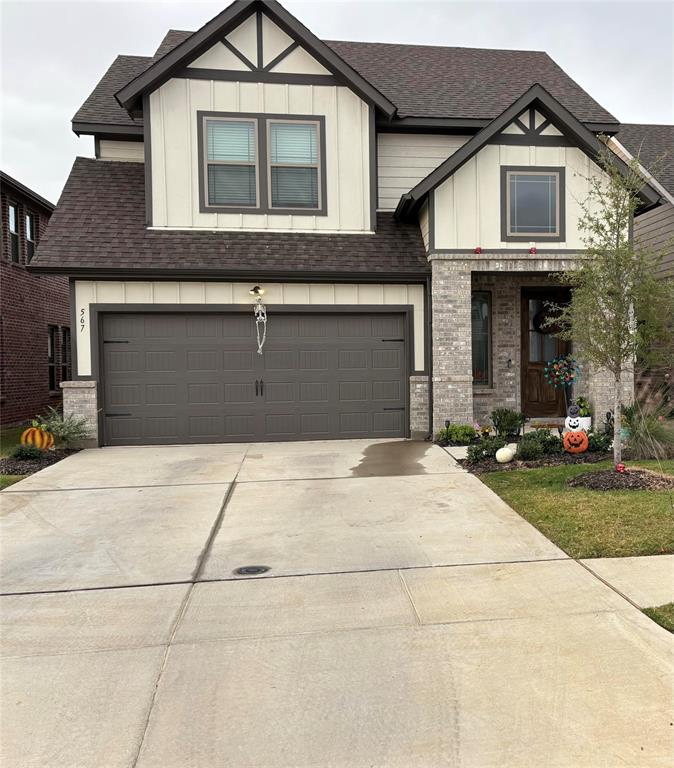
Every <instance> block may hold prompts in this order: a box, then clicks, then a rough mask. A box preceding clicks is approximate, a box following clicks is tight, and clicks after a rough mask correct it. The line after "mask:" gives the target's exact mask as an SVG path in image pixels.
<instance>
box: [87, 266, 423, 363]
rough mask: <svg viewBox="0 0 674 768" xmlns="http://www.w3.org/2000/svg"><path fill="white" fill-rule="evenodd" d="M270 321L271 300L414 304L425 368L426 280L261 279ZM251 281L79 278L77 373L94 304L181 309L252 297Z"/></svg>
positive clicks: (416, 343) (417, 349) (416, 341)
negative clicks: (313, 281) (381, 281)
mask: <svg viewBox="0 0 674 768" xmlns="http://www.w3.org/2000/svg"><path fill="white" fill-rule="evenodd" d="M263 287H264V290H265V295H264V300H265V304H266V305H267V307H268V310H269V323H270V325H271V324H272V323H273V322H274V305H275V304H276V305H278V304H298V305H307V306H311V305H315V306H318V305H320V306H321V307H324V306H331V305H335V306H367V305H383V306H386V305H389V306H411V307H412V308H413V319H414V338H413V340H412V345H413V350H412V351H413V360H414V368H415V370H417V371H422V370H423V369H424V339H425V314H424V286H423V285H419V284H409V285H406V284H385V283H362V284H361V283H263ZM249 290H250V284H249V283H231V282H192V281H189V282H178V281H176V282H169V281H140V280H133V281H116V280H77V281H76V282H75V314H76V317H77V325H78V327H77V329H76V330H75V331H74V333H76V334H77V335H76V338H77V373H78V375H79V376H91V375H93V373H95V372H92V368H91V319H90V318H91V312H90V310H91V305H92V304H102V305H105V304H162V305H168V309H167V311H169V312H170V311H171V307H174V308H175V309H179V305H181V304H212V305H214V311H218V308H217V306H215V305H220V306H223V305H228V304H249V305H251V312H252V304H253V303H254V300H253V298H252V297H251V295H250V293H249Z"/></svg>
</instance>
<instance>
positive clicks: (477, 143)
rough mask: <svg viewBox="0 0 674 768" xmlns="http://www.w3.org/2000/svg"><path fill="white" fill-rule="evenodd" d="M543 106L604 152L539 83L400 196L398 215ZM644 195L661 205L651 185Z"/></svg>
mask: <svg viewBox="0 0 674 768" xmlns="http://www.w3.org/2000/svg"><path fill="white" fill-rule="evenodd" d="M537 104H538V105H540V106H541V107H542V108H543V109H544V110H545V111H546V112H547V113H548V114H550V115H552V116H553V117H554V118H555V123H556V125H557V127H558V128H559V130H561V131H562V133H563V134H564V135H565V136H567V137H569V138H571V139H573V141H574V143H575V144H576V146H578V147H579V148H580V149H581V150H583V152H585V153H586V154H587V155H588V156H589V157H590V158H592V159H595V158H597V156H598V155H599V154H600V153H601V151H602V149H603V148H604V147H605V145H604V144H603V143H602V142H601V141H600V140H599V139H598V138H597V137H596V136H595V134H594V133H592V131H591V130H590V129H589V128H587V127H586V126H585V125H583V123H581V122H580V121H579V120H578V119H577V118H575V117H574V116H573V115H572V114H571V112H569V110H568V109H566V107H564V106H563V105H562V104H560V103H559V102H558V101H557V100H556V99H555V98H553V97H552V96H551V95H550V94H549V93H548V92H547V91H546V90H545V88H543V86H542V85H540V84H538V83H536V84H535V85H533V86H531V88H529V89H528V90H527V91H525V92H524V93H523V94H522V95H521V96H520V97H519V98H518V99H517V100H516V101H514V102H513V103H512V104H511V105H510V106H509V107H508V108H507V109H506V110H504V111H503V112H502V113H501V114H500V115H499V116H498V117H496V118H494V120H492V121H491V123H489V125H487V126H486V127H484V128H483V129H482V130H481V131H480V132H479V133H477V134H476V135H475V136H473V138H472V139H470V141H468V142H466V143H465V144H464V145H463V146H462V147H461V148H460V149H458V150H457V151H456V152H455V153H454V154H453V155H451V156H450V157H449V158H448V159H447V160H445V162H444V163H442V164H441V165H439V166H438V167H437V168H436V169H435V170H434V171H432V172H431V173H430V174H429V175H428V176H426V178H425V179H422V180H421V181H420V182H419V183H418V184H417V185H416V187H414V188H413V189H411V190H410V191H409V192H407V193H406V194H405V195H403V196H402V197H401V198H400V202H399V203H398V206H397V208H396V211H395V215H396V217H397V218H401V219H405V218H407V217H408V216H410V215H411V214H413V213H416V211H417V210H418V208H419V206H420V205H421V203H422V202H423V200H424V199H425V197H426V195H427V194H428V193H429V192H430V191H431V190H432V189H435V188H436V187H437V186H438V185H439V184H442V182H443V181H445V180H446V179H447V178H449V176H451V175H452V174H453V173H455V172H456V171H458V170H459V168H461V166H462V165H464V164H465V163H467V162H468V160H470V159H471V157H473V156H474V155H475V154H477V152H479V150H480V149H482V147H484V146H485V145H486V144H487V143H488V142H489V141H490V139H492V138H494V137H495V136H496V135H497V134H498V133H499V132H500V131H501V130H502V129H503V128H505V127H506V126H507V125H508V124H509V123H511V122H512V121H513V120H514V119H515V118H516V117H517V116H518V115H520V114H521V113H522V112H523V111H524V110H525V109H526V108H527V107H529V106H535V105H537ZM616 160H617V161H618V163H619V168H620V169H621V171H622V172H623V173H626V172H627V170H628V169H627V166H626V165H625V163H624V162H623V161H622V160H621V159H620V158H618V157H617V156H616ZM641 197H642V199H643V200H644V204H645V206H646V207H647V208H651V207H653V206H655V205H657V204H658V202H659V200H660V195H659V194H658V193H657V192H656V191H655V190H654V189H653V188H652V187H650V186H648V185H646V186H645V187H644V189H643V190H642V192H641Z"/></svg>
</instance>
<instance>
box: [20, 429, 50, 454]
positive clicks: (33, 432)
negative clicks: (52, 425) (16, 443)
mask: <svg viewBox="0 0 674 768" xmlns="http://www.w3.org/2000/svg"><path fill="white" fill-rule="evenodd" d="M21 445H33V446H35V447H36V448H39V449H40V450H41V451H47V450H49V448H53V447H54V435H52V433H51V432H47V431H46V430H44V429H40V428H39V427H28V429H26V430H24V431H23V432H22V433H21Z"/></svg>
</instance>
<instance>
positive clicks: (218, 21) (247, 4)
mask: <svg viewBox="0 0 674 768" xmlns="http://www.w3.org/2000/svg"><path fill="white" fill-rule="evenodd" d="M258 9H259V10H261V11H263V12H264V13H265V14H266V15H267V16H269V18H270V19H271V20H272V21H274V22H275V23H276V24H278V26H279V27H281V29H283V30H284V31H285V32H287V33H289V34H290V35H292V36H293V37H294V38H296V39H298V40H299V41H300V42H301V43H302V44H303V45H304V47H306V48H307V50H308V51H309V52H310V53H311V54H312V55H313V56H314V57H315V58H316V59H317V60H318V61H319V62H320V63H321V64H323V65H324V66H325V67H327V68H328V69H330V70H331V71H333V72H335V73H336V74H337V75H339V76H340V77H341V78H342V79H343V80H344V82H345V83H346V84H347V85H348V86H349V87H350V88H352V90H354V91H355V92H356V93H357V94H358V95H359V96H360V97H361V98H363V99H364V100H365V101H367V102H368V103H370V104H373V105H374V106H376V107H377V108H378V109H379V110H381V111H382V112H383V113H384V114H386V115H387V116H388V117H393V115H394V114H395V111H396V106H395V104H393V103H392V102H390V101H389V100H388V99H387V98H386V97H385V96H383V95H382V94H381V93H380V92H379V91H378V90H377V89H376V88H375V87H374V86H372V85H371V84H370V83H369V82H368V81H367V80H365V78H363V77H362V76H361V75H359V74H358V73H357V72H356V71H355V70H354V69H352V68H351V67H350V66H349V65H348V64H347V63H346V62H345V61H344V60H343V59H342V58H341V57H340V56H338V55H337V54H336V53H335V52H334V51H333V50H332V49H331V48H329V47H328V46H327V45H326V44H325V43H324V42H323V41H321V40H319V39H318V38H317V37H316V36H315V35H314V34H313V33H312V32H311V31H310V30H308V29H307V28H306V27H305V26H304V25H303V24H302V23H301V22H299V21H298V20H297V19H296V18H295V17H294V16H293V15H292V14H290V13H288V11H286V10H285V8H283V6H281V4H280V3H278V2H276V1H275V0H235V2H234V3H232V4H231V5H230V6H228V7H227V8H226V9H225V10H224V11H222V13H220V14H218V15H217V16H216V17H215V18H213V19H211V21H209V22H207V23H206V24H204V26H203V27H201V29H199V30H197V31H196V32H194V33H193V34H192V35H191V36H190V37H188V38H187V39H186V40H184V41H183V42H182V43H180V44H179V45H177V46H176V47H175V48H173V49H172V50H171V51H169V52H168V53H167V54H166V55H165V56H163V57H162V58H161V59H159V60H158V61H156V62H155V63H154V64H152V65H151V66H150V67H148V68H147V69H146V70H145V71H144V72H142V73H141V74H140V75H138V76H137V77H136V78H134V79H133V80H132V81H131V82H130V83H128V84H127V85H125V86H124V87H123V88H121V89H120V90H119V91H117V93H116V94H115V98H116V99H117V101H118V102H119V104H120V105H121V106H122V107H123V108H124V109H126V110H127V111H129V112H132V111H133V110H134V109H137V108H138V106H139V100H140V98H141V96H142V94H143V93H146V92H148V91H152V90H155V89H156V88H158V87H159V86H160V85H162V84H163V83H165V82H166V81H167V80H169V79H170V78H171V76H172V75H173V73H174V72H176V71H178V70H180V69H182V68H183V67H184V66H185V65H186V64H187V63H188V62H189V61H190V60H192V59H194V58H195V57H196V56H197V55H199V54H201V53H203V52H204V51H206V50H207V49H208V48H209V47H210V46H211V45H213V44H214V43H215V42H217V40H218V39H219V38H220V37H221V36H222V34H223V31H224V30H225V29H227V28H228V27H234V26H235V25H236V24H237V23H238V22H240V21H242V20H243V19H244V18H246V17H247V16H248V15H249V14H250V13H253V12H254V11H255V10H258Z"/></svg>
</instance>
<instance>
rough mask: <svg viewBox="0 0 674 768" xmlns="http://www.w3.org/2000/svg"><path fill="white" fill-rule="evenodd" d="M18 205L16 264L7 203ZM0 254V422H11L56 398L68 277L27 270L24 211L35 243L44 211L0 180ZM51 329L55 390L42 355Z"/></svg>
mask: <svg viewBox="0 0 674 768" xmlns="http://www.w3.org/2000/svg"><path fill="white" fill-rule="evenodd" d="M9 201H11V202H14V203H17V204H18V206H19V263H18V264H16V263H13V262H12V261H11V258H10V251H9V226H8V223H9V222H8V202H9ZM0 203H1V209H2V253H1V256H0V306H1V307H2V312H1V315H0V421H1V423H2V424H15V423H20V422H22V421H25V420H27V419H30V418H32V417H33V416H35V415H36V414H37V413H40V412H43V411H44V410H45V408H46V407H47V406H48V405H53V406H55V407H56V406H58V405H59V404H60V402H61V394H60V391H59V387H58V384H59V381H60V380H61V378H62V374H61V363H62V359H63V350H62V349H61V332H60V329H61V328H63V327H69V326H70V313H69V298H68V280H67V278H64V277H57V276H51V275H39V276H38V275H33V274H31V273H29V272H28V271H27V270H26V239H25V214H26V213H27V212H30V213H34V214H37V215H38V217H39V219H38V230H37V236H38V242H39V239H40V237H41V236H42V234H43V233H44V230H45V229H46V226H47V222H48V218H49V214H48V212H47V211H46V210H44V209H42V210H41V209H40V208H39V207H38V206H37V205H36V204H35V203H34V202H32V201H31V200H30V199H29V198H27V197H25V196H24V195H22V194H20V193H19V192H18V191H15V190H14V189H13V188H11V187H9V186H5V185H3V188H2V191H1V193H0ZM49 325H54V326H57V327H58V328H59V331H58V332H57V334H56V340H57V344H56V350H55V363H56V371H55V373H56V381H55V389H54V391H52V392H50V390H49V370H48V358H47V339H48V326H49Z"/></svg>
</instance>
